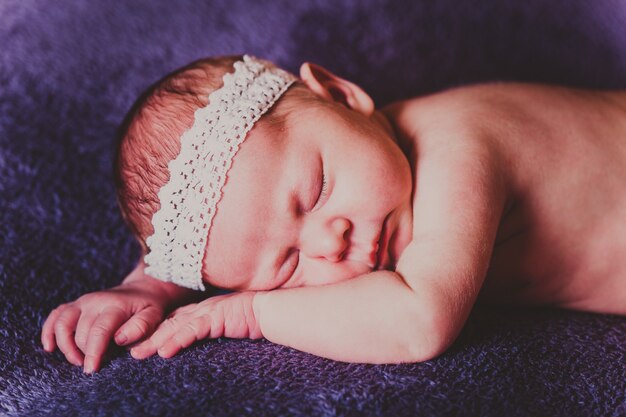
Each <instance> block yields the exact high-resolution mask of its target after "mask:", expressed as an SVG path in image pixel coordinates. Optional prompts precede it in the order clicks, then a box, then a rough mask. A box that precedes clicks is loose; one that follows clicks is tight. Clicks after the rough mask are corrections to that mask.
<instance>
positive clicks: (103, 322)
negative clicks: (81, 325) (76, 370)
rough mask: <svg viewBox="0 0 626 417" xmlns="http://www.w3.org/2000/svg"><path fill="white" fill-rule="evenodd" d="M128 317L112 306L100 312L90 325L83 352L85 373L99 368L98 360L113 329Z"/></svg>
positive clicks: (122, 311)
mask: <svg viewBox="0 0 626 417" xmlns="http://www.w3.org/2000/svg"><path fill="white" fill-rule="evenodd" d="M127 318H128V313H126V312H125V311H124V310H122V309H120V308H112V309H108V310H105V311H104V312H102V313H100V315H99V316H98V318H97V319H96V321H95V322H94V324H93V325H92V326H91V331H90V332H89V338H88V339H87V349H86V352H85V367H84V368H83V371H84V372H85V373H88V374H89V373H92V372H97V371H98V370H99V369H100V361H101V360H102V356H103V355H104V352H105V351H106V349H107V347H108V346H109V341H110V340H111V337H112V336H113V333H114V332H115V330H117V329H118V328H119V327H120V325H121V324H122V323H123V322H124V321H125V320H126V319H127Z"/></svg>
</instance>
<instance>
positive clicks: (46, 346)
mask: <svg viewBox="0 0 626 417" xmlns="http://www.w3.org/2000/svg"><path fill="white" fill-rule="evenodd" d="M43 350H46V351H48V352H50V342H48V341H45V342H43Z"/></svg>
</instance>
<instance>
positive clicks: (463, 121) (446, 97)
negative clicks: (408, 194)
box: [381, 82, 540, 135]
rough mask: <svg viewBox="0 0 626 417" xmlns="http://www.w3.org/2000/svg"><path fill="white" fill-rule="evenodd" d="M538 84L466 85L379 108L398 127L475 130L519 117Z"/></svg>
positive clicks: (460, 132) (458, 132) (442, 130)
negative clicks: (495, 121) (496, 121)
mask: <svg viewBox="0 0 626 417" xmlns="http://www.w3.org/2000/svg"><path fill="white" fill-rule="evenodd" d="M537 88H540V87H537V86H533V85H530V84H520V83H508V82H507V83H504V82H498V83H489V84H477V85H469V86H463V87H456V88H451V89H448V90H444V91H440V92H437V93H433V94H428V95H423V96H418V97H414V98H410V99H407V100H401V101H397V102H394V103H391V104H389V105H388V106H386V107H384V108H383V109H381V111H382V112H383V113H384V114H385V115H386V116H387V117H388V118H389V119H390V121H391V122H392V123H393V124H394V125H396V126H397V127H398V128H400V129H401V130H412V131H419V132H421V133H422V134H425V133H429V132H433V131H434V132H437V133H438V134H440V133H442V132H446V131H450V132H454V133H455V134H456V135H459V134H462V133H472V134H474V133H476V129H479V128H480V129H485V128H486V127H488V126H490V125H492V124H493V122H494V120H503V118H505V119H510V118H511V117H516V115H517V117H521V116H520V115H523V114H524V111H523V110H524V108H526V107H527V104H528V98H527V97H528V95H529V94H532V90H535V89H537Z"/></svg>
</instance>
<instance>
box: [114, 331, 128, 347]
mask: <svg viewBox="0 0 626 417" xmlns="http://www.w3.org/2000/svg"><path fill="white" fill-rule="evenodd" d="M115 340H116V341H117V344H118V345H123V344H124V343H126V341H127V340H128V338H127V337H126V335H125V334H124V333H118V334H117V336H115Z"/></svg>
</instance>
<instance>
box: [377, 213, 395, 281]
mask: <svg viewBox="0 0 626 417" xmlns="http://www.w3.org/2000/svg"><path fill="white" fill-rule="evenodd" d="M389 216H391V213H389V214H387V217H385V220H383V225H382V227H381V229H380V236H379V237H378V244H377V245H376V263H375V264H374V270H379V269H383V268H384V264H383V256H384V255H385V253H386V252H387V247H388V246H389V239H387V226H388V225H387V223H388V220H389Z"/></svg>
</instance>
